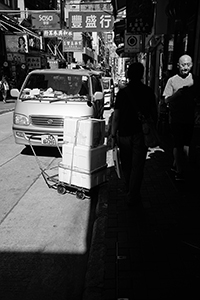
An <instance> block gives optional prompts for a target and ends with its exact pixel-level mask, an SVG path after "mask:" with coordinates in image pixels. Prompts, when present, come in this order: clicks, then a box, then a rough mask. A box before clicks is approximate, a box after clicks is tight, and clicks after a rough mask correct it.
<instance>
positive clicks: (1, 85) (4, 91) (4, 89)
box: [0, 75, 9, 103]
mask: <svg viewBox="0 0 200 300" xmlns="http://www.w3.org/2000/svg"><path fill="white" fill-rule="evenodd" d="M0 90H1V95H2V98H3V102H4V103H6V100H7V96H8V91H9V84H8V81H7V79H6V76H5V75H3V76H2V79H1V81H0Z"/></svg>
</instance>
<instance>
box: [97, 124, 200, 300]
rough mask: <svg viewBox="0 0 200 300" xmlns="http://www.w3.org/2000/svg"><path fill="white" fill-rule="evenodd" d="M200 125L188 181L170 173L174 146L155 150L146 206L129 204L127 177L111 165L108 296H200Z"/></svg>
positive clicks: (165, 139)
mask: <svg viewBox="0 0 200 300" xmlns="http://www.w3.org/2000/svg"><path fill="white" fill-rule="evenodd" d="M199 146H200V129H196V130H195V135H194V138H193V143H192V147H191V157H190V164H189V166H187V167H186V171H187V172H186V180H185V182H184V183H183V182H176V181H175V180H174V176H173V174H172V173H171V172H170V166H171V163H172V147H171V138H170V136H169V135H165V136H162V145H161V149H157V150H156V151H154V152H151V153H150V154H149V158H148V159H147V161H146V167H145V174H144V181H143V185H142V205H141V207H139V208H137V209H130V208H127V207H126V205H125V204H124V193H123V182H122V180H119V179H118V178H117V176H116V173H115V171H114V169H113V168H110V169H109V171H110V174H109V183H108V200H107V205H108V210H107V213H108V215H107V217H108V218H107V223H106V232H105V244H106V253H105V266H104V278H103V296H102V299H103V300H116V299H121V300H122V299H129V300H132V299H161V300H163V299H181V298H182V297H185V298H187V299H199V297H200V288H199V287H200V180H199V179H200V177H199V168H200V148H199Z"/></svg>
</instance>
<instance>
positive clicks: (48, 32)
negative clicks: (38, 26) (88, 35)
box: [43, 29, 73, 39]
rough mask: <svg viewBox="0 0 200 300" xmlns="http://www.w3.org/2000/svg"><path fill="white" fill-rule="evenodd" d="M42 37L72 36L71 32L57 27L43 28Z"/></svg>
mask: <svg viewBox="0 0 200 300" xmlns="http://www.w3.org/2000/svg"><path fill="white" fill-rule="evenodd" d="M43 37H48V38H55V37H67V38H69V39H70V38H71V39H72V38H73V32H72V31H69V30H65V29H60V30H59V29H57V30H47V29H46V30H44V31H43Z"/></svg>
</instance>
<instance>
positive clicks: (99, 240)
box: [82, 182, 108, 300]
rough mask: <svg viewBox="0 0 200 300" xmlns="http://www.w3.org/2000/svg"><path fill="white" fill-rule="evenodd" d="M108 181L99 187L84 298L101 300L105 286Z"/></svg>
mask: <svg viewBox="0 0 200 300" xmlns="http://www.w3.org/2000/svg"><path fill="white" fill-rule="evenodd" d="M107 185H108V183H107V182H106V183H104V184H103V185H102V186H101V187H100V188H99V195H98V203H97V207H96V219H95V221H94V225H93V232H92V241H91V247H90V253H89V259H88V265H87V273H86V277H85V287H84V293H83V298H82V300H94V299H95V300H101V299H102V290H103V286H104V261H105V254H106V245H105V242H104V241H105V232H106V230H105V229H106V224H107V219H108V214H107V206H108V205H107V201H108V192H107Z"/></svg>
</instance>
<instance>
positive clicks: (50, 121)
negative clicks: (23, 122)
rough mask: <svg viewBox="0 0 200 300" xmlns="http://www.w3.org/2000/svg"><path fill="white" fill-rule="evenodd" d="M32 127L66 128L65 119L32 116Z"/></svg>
mask: <svg viewBox="0 0 200 300" xmlns="http://www.w3.org/2000/svg"><path fill="white" fill-rule="evenodd" d="M30 120H31V123H32V125H35V126H41V127H57V128H62V127H63V126H64V119H63V118H57V117H52V116H30Z"/></svg>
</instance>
